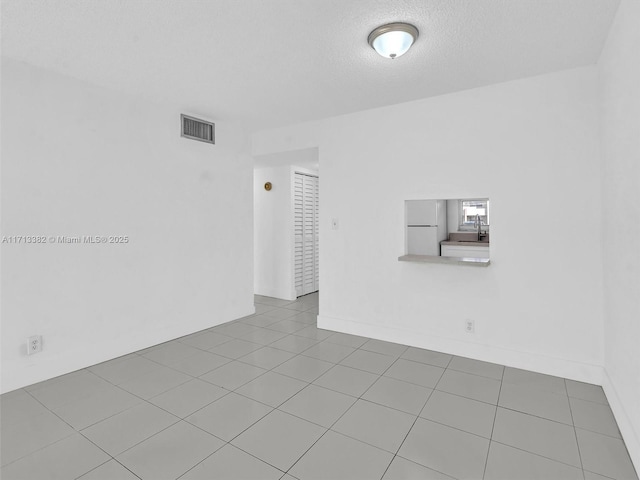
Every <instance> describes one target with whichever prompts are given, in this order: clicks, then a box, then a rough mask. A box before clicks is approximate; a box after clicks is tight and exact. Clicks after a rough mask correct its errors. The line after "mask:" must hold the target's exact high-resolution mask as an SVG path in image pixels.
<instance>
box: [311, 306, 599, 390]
mask: <svg viewBox="0 0 640 480" xmlns="http://www.w3.org/2000/svg"><path fill="white" fill-rule="evenodd" d="M318 327H319V328H324V329H327V330H335V331H337V332H343V333H350V334H353V335H360V336H363V337H370V338H375V339H377V340H384V341H387V342H394V343H401V344H403V345H409V346H412V347H418V348H425V349H428V350H435V351H437V352H443V353H448V354H451V355H459V356H462V357H468V358H473V359H476V360H482V361H485V362H491V363H498V364H500V365H507V366H509V367H514V368H521V369H524V370H531V371H534V372H539V373H545V374H547V375H554V376H557V377H564V378H569V379H571V380H577V381H580V382H586V383H592V384H596V385H602V377H603V368H602V366H601V365H593V364H589V363H583V362H576V361H573V360H568V359H564V358H557V357H551V356H548V355H543V354H539V353H531V352H522V351H520V350H515V349H509V348H504V347H498V346H492V345H483V344H479V343H473V342H464V341H460V340H455V339H451V338H445V337H438V336H435V335H431V334H425V333H420V332H415V331H413V330H406V329H401V328H395V327H387V326H381V325H372V324H370V323H362V322H357V321H354V320H344V319H339V318H332V317H328V316H326V315H318Z"/></svg>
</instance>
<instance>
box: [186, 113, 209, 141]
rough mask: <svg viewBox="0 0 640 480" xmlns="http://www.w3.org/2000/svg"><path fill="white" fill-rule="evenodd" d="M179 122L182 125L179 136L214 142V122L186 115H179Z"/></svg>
mask: <svg viewBox="0 0 640 480" xmlns="http://www.w3.org/2000/svg"><path fill="white" fill-rule="evenodd" d="M180 123H181V125H182V131H181V132H180V136H181V137H185V138H190V139H192V140H200V141H201V142H207V143H213V144H215V143H216V125H215V123H211V122H206V121H204V120H200V119H199V118H194V117H190V116H188V115H180Z"/></svg>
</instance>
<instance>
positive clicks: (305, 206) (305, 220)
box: [293, 173, 319, 296]
mask: <svg viewBox="0 0 640 480" xmlns="http://www.w3.org/2000/svg"><path fill="white" fill-rule="evenodd" d="M293 194H294V228H295V252H294V253H295V281H296V295H297V296H301V295H306V294H307V293H312V292H315V291H317V290H318V283H319V282H318V280H319V277H318V263H319V262H318V254H319V245H318V243H319V242H318V238H319V235H318V234H319V223H318V216H319V215H318V214H319V202H318V200H319V192H318V177H313V176H310V175H304V174H301V173H296V174H295V179H294V188H293Z"/></svg>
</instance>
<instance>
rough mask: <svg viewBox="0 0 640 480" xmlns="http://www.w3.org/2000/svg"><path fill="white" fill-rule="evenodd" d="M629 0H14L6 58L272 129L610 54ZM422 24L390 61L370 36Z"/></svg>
mask: <svg viewBox="0 0 640 480" xmlns="http://www.w3.org/2000/svg"><path fill="white" fill-rule="evenodd" d="M617 6H618V0H398V1H393V0H2V37H3V38H2V40H3V43H2V54H3V56H7V57H10V58H13V59H17V60H21V61H24V62H27V63H30V64H33V65H36V66H40V67H43V68H46V69H51V70H54V71H57V72H60V73H63V74H66V75H70V76H72V77H76V78H79V79H82V80H86V81H88V82H91V83H94V84H98V85H101V86H104V87H107V88H112V89H117V90H121V91H125V92H128V93H132V94H135V95H141V96H144V97H147V98H150V99H152V100H156V101H163V102H169V103H171V104H174V105H176V106H178V107H179V108H181V109H183V110H185V111H189V112H193V113H200V114H202V115H206V116H207V117H208V118H211V119H213V120H217V121H220V120H239V121H245V122H248V124H249V125H250V127H251V128H253V129H260V128H266V127H273V126H277V125H284V124H291V123H296V122H299V121H304V120H311V119H318V118H323V117H328V116H332V115H338V114H343V113H348V112H354V111H358V110H364V109H368V108H374V107H378V106H383V105H389V104H393V103H399V102H405V101H409V100H414V99H418V98H424V97H429V96H434V95H439V94H443V93H448V92H453V91H457V90H462V89H468V88H473V87H478V86H482V85H488V84H491V83H497V82H503V81H506V80H512V79H517V78H522V77H527V76H531V75H538V74H542V73H547V72H551V71H556V70H561V69H566V68H572V67H577V66H583V65H588V64H593V63H595V62H596V61H597V59H598V56H599V54H600V51H601V49H602V46H603V44H604V40H605V38H606V35H607V31H608V28H609V25H610V23H611V20H612V18H613V16H614V14H615V11H616V9H617ZM392 21H406V22H410V23H413V24H414V25H416V26H417V27H418V29H419V30H420V37H419V39H418V41H417V42H416V44H415V45H414V47H413V48H412V49H411V50H410V51H409V52H408V53H407V54H406V55H404V56H403V57H401V58H399V59H396V60H388V59H384V58H382V57H380V56H378V55H377V54H376V53H375V52H374V51H373V50H372V49H371V48H370V47H369V45H368V44H367V36H368V34H369V32H370V31H371V30H372V29H373V28H375V27H376V26H378V25H381V24H384V23H389V22H392Z"/></svg>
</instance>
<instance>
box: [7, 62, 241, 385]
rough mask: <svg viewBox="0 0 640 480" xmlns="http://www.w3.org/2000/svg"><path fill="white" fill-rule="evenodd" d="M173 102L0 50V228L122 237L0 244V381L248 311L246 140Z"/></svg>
mask: <svg viewBox="0 0 640 480" xmlns="http://www.w3.org/2000/svg"><path fill="white" fill-rule="evenodd" d="M179 113H180V111H178V110H176V109H174V108H169V107H167V106H163V105H155V104H151V103H147V102H144V101H142V100H140V99H138V98H133V97H128V96H125V95H122V94H120V93H116V92H113V91H109V90H104V89H101V88H97V87H94V86H91V85H89V84H86V83H83V82H80V81H77V80H75V79H71V78H68V77H64V76H60V75H57V74H53V73H50V72H47V71H43V70H40V69H36V68H32V67H30V66H27V65H25V64H21V63H17V62H14V61H11V60H5V59H3V61H2V170H3V171H2V235H5V236H10V235H45V236H49V235H54V236H55V235H70V236H72V235H128V236H129V238H130V242H129V243H128V244H126V245H49V244H47V245H7V244H3V245H2V256H3V268H2V288H3V292H2V293H3V298H2V391H9V390H12V389H15V388H18V387H21V386H24V385H28V384H31V383H33V382H36V381H39V380H43V379H46V378H50V377H52V376H56V375H59V374H62V373H66V372H69V371H72V370H76V369H78V368H81V367H85V366H87V365H91V364H94V363H97V362H100V361H103V360H106V359H109V358H113V357H116V356H119V355H122V354H125V353H128V352H131V351H133V350H137V349H140V348H143V347H148V346H150V345H153V344H156V343H159V342H162V341H166V340H168V339H171V338H175V337H178V336H181V335H185V334H188V333H190V332H194V331H197V330H201V329H203V328H206V327H209V326H212V325H216V324H219V323H222V322H225V321H228V320H231V319H234V318H238V317H241V316H244V315H248V314H250V313H252V312H253V311H254V308H253V288H252V284H253V278H252V275H253V265H252V264H253V260H252V255H251V251H252V239H253V232H252V192H251V176H252V160H251V157H250V155H249V151H248V150H249V143H248V139H247V137H246V136H245V135H244V134H243V132H242V130H241V129H239V128H236V127H234V126H233V125H229V124H226V123H224V122H218V123H217V124H216V127H217V128H216V130H217V131H216V134H217V135H216V140H217V144H216V145H215V146H212V145H209V144H205V143H201V142H194V141H189V140H186V139H183V138H180V136H179V125H180V122H179ZM184 113H192V114H204V113H205V112H199V111H193V110H190V111H186V112H184ZM214 113H215V112H214ZM213 120H216V119H215V118H214V119H213ZM34 334H40V335H43V336H44V342H43V343H44V351H43V352H42V353H39V354H37V355H34V356H29V357H27V356H26V353H25V352H26V350H25V341H26V338H27V337H28V336H30V335H34Z"/></svg>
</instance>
